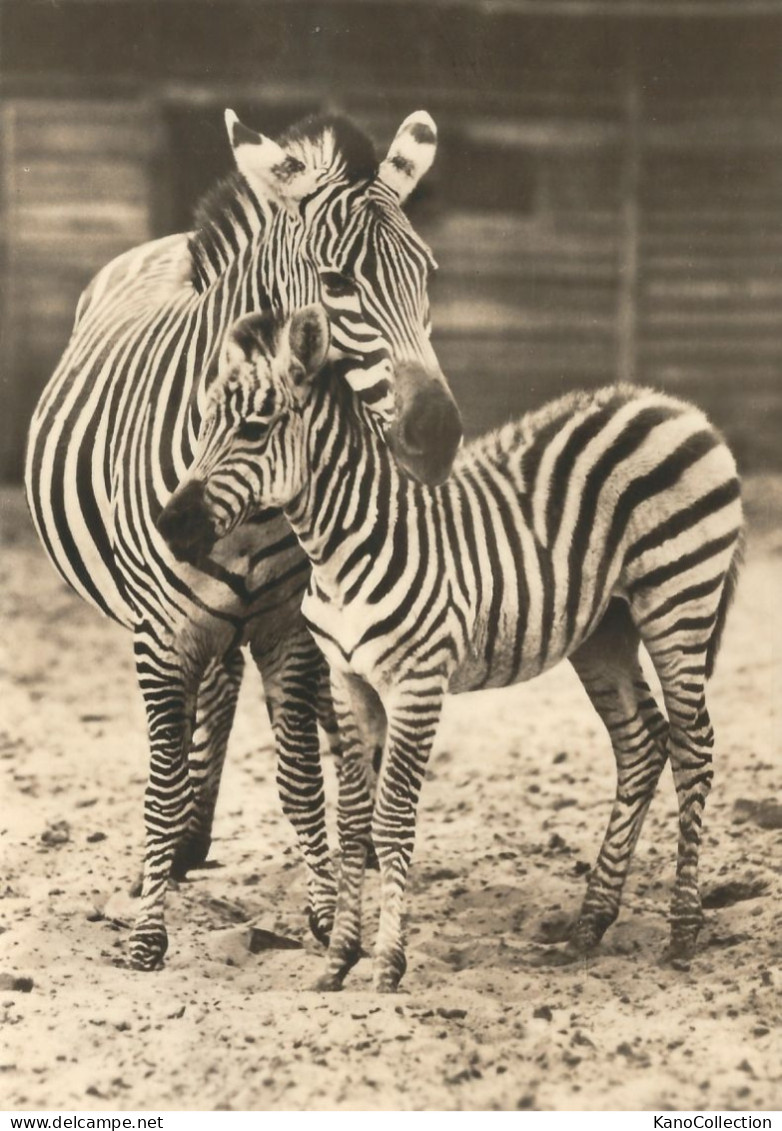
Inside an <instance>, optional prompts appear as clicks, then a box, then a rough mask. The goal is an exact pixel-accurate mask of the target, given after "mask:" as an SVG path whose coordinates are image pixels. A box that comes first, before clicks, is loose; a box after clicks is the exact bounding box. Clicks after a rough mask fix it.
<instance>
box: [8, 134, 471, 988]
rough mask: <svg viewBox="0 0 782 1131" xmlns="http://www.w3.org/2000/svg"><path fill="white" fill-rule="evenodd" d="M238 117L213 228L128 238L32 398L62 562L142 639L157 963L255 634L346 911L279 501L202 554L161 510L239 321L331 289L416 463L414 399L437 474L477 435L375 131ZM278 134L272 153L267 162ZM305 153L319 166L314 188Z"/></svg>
mask: <svg viewBox="0 0 782 1131" xmlns="http://www.w3.org/2000/svg"><path fill="white" fill-rule="evenodd" d="M430 122H431V119H429V117H428V115H425V114H420V113H419V114H416V115H412V116H411V118H410V119H408V120H407V122H406V123H403V125H402V127H401V128H400V131H399V134H398V135H397V139H396V140H395V142H394V144H393V145H392V153H393V151H394V146H397V147H398V146H399V144H400V143H404V144H407V143H408V142H409V139H410V137H411V136H412V133H414V132H416V131H419V132H420V130H423V131H424V133H426V134H427V136H426V138H424V139H423V140H422V141H421V142H420V143H416V146H417V148H416V152H415V154H414V156H416V157H417V164H415V166H414V168H413V169H412V173H411V176H410V178H409V180H410V182H411V183H412V184H414V183H415V180H416V179H417V177H418V176H420V175H422V174H423V173H424V172H425V171H426V169H427V168H428V166H429V164H431V159H432V156H433V154H434V141H435V137H434V129H433V124H432V126H431V128H430V126H429V124H428V123H430ZM228 126H229V136H230V140H231V144H232V146H233V149H234V153H235V155H236V160H237V164H238V166H239V170H240V173H236V174H234V175H233V176H232V178H231V179H229V181H227V182H226V183H225V184H224V185H223V186H222V187H221V188H220V189H219V190H218V191H217V192H216V193H215V194H213V195H212V196H211V197H210V198H209V199H208V200H206V201H205V202H204V205H203V207H202V209H201V211H200V214H199V217H198V228H197V230H196V231H195V232H194V233H192V234H191V235H190V236H189V237H188V236H172V237H169V238H166V239H162V240H158V241H155V242H153V243H150V244H147V245H145V246H143V247H140V248H137V249H135V250H133V251H130V252H128V253H127V254H125V255H123V256H120V257H119V258H118V259H116V260H115V261H113V262H112V263H110V264H109V265H108V266H107V267H105V268H104V269H103V270H102V271H101V272H100V273H99V274H98V275H97V277H96V278H95V279H94V280H93V282H92V283H91V284H90V286H89V287H88V289H87V290H86V292H85V294H84V295H83V297H82V299H81V301H80V303H79V307H78V310H77V316H76V324H75V326H74V330H73V335H72V337H71V340H70V342H69V345H68V347H67V350H66V352H65V354H64V356H63V358H62V361H61V363H60V366H59V368H58V370H57V372H56V373H55V374H54V376H53V378H52V380H51V382H50V383H49V385H48V386H47V388H46V389H45V391H44V393H43V395H42V397H41V399H40V402H39V404H38V407H37V409H36V412H35V416H34V419H33V421H32V426H31V431H30V439H29V446H28V455H27V466H26V488H27V497H28V501H29V505H30V509H31V511H32V515H33V519H34V521H35V525H36V527H37V529H38V532H39V534H40V537H41V539H42V541H43V543H44V546H45V547H46V550H47V552H48V554H49V556H50V558H51V559H52V561H53V563H54V565H55V566H56V568H57V569H58V570H59V572H60V573H61V575H62V576H63V577H64V578H65V580H66V581H67V582H68V583H69V584H70V585H71V586H73V588H74V589H75V590H76V591H77V592H78V593H79V594H80V595H81V596H82V597H84V598H85V599H86V600H88V601H89V602H91V603H92V604H93V605H94V606H96V607H97V608H98V609H100V610H101V611H102V612H103V613H105V614H106V615H108V616H110V617H113V618H114V619H115V620H117V621H119V622H120V623H121V624H123V625H125V626H127V627H128V628H130V629H132V631H133V633H134V637H135V653H136V663H137V670H138V678H139V683H140V686H141V690H142V693H143V696H144V701H145V704H146V708H147V714H148V722H149V739H150V746H151V769H150V777H149V785H148V789H147V794H146V805H145V819H146V829H147V848H146V856H145V867H144V880H143V890H142V901H141V908H140V912H139V916H138V921H137V925H136V929H135V931H134V934H133V938H132V941H131V957H132V961H133V963H134V964H135V965H136V966H138V967H143V968H150V967H152V966H154V965H156V964H158V963H159V962H160V960H161V958H162V955H163V953H164V951H165V947H166V934H165V927H164V922H163V897H164V892H165V888H166V883H167V880H168V877H169V874H170V872H171V869H172V867H173V868H174V869H175V871H179V872H181V871H183V870H185V869H186V868H187V867H189V866H192V865H193V864H196V863H199V862H201V861H202V860H203V859H204V858H205V856H206V853H207V852H208V849H209V843H210V835H211V826H212V817H213V813H214V805H215V800H216V796H217V790H218V787H219V780H220V771H221V767H222V762H223V758H224V755H225V747H226V742H227V739H228V734H229V732H230V728H231V723H232V719H233V713H234V708H235V705H236V698H237V694H238V690H239V684H240V681H241V671H242V663H243V661H242V656H241V654H240V651H239V649H240V646H241V645H242V644H244V643H248V642H249V644H250V645H251V648H252V652H253V655H254V658H255V661H256V663H257V664H258V666H259V668H260V670H261V674H262V676H263V681H264V687H265V692H266V698H267V704H268V707H269V711H270V714H271V717H272V722H273V725H274V730H275V735H276V740H277V747H278V752H279V785H280V793H281V797H282V803H283V807H284V809H285V811H286V812H287V813H288V814H289V815H290V817H291V819H292V821H293V824H294V826H295V829H296V832H297V835H298V838H299V842H300V844H301V846H302V849H303V853H304V857H305V861H306V864H307V867H308V880H309V898H310V910H311V921H312V924H313V929H314V930H315V932H316V934H318V935H319V937H322V938H323V937H325V936H326V934H327V932H328V930H329V927H330V923H331V919H332V916H333V908H334V899H335V885H334V880H333V876H332V870H331V865H330V859H329V853H328V845H327V840H326V833H325V822H324V798H323V788H322V778H321V769H320V759H319V751H318V739H317V729H316V703H318V702H320V703H321V704H322V705H323V710H324V711H325V714H324V713H323V712H321V719H322V721H323V722H324V723H325V725H326V726H327V728H328V730H329V733H330V734H331V736H332V737H334V736H335V729H334V723H333V716H332V715H331V713H330V711H329V709H328V706H327V704H328V697H326V698H325V699H324V697H323V696H322V695H321V693H320V684H321V682H322V673H323V672H324V670H325V669H324V667H323V661H322V658H321V656H320V654H319V652H318V651H317V649H316V648H315V646H314V645H313V642H312V640H311V638H310V636H309V635H308V633H307V631H306V629H305V627H304V624H303V622H302V619H301V614H300V603H301V595H302V592H303V589H304V586H305V584H306V579H307V576H308V571H309V566H308V562H307V560H306V558H305V557H304V555H303V554H302V553H301V550H300V549H299V547H298V545H297V544H296V540H295V538H294V537H293V535H292V534H291V532H290V529H289V527H288V526H287V524H286V522H285V521H284V519H283V518H282V517H281V516H280V514H279V512H277V511H269V512H266V513H263V514H260V515H256V516H255V517H254V518H253V520H252V521H251V522H249V523H247V524H246V525H245V526H244V527H242V529H240V530H237V531H236V532H235V534H234V535H233V536H232V537H231V538H230V539H226V540H225V541H224V542H223V543H221V545H219V546H217V547H216V548H215V550H214V553H213V554H212V555H211V557H210V558H209V559H208V560H202V561H200V562H199V563H198V565H197V566H196V565H195V564H194V563H193V561H192V555H188V554H187V552H186V551H185V553H183V555H182V557H181V560H177V559H175V558H174V557H173V556H172V554H171V551H170V550H169V548H168V545H167V544H166V542H165V541H164V539H163V538H162V536H161V535H160V533H159V531H158V530H157V527H156V522H157V519H158V516H159V514H160V511H161V509H162V507H163V506H164V504H165V503H166V501H167V499H168V498H169V496H170V495H171V493H172V492H173V491H174V490H175V488H176V487H177V484H178V483H179V482H180V481H181V480H182V478H183V477H184V476H185V474H186V471H187V468H188V466H189V464H190V462H191V460H192V454H193V448H194V444H195V439H196V436H197V433H198V429H199V425H200V420H201V417H202V414H203V410H204V405H205V403H206V399H207V397H208V387H209V384H210V381H211V380H212V379H213V377H214V374H215V372H216V368H217V364H218V358H219V354H220V350H221V348H222V346H223V343H224V340H225V336H226V332H227V329H228V327H229V326H230V325H232V323H233V322H234V321H235V319H236V318H237V317H239V316H240V315H242V314H243V313H245V312H247V311H251V310H268V309H270V308H274V309H278V310H280V311H286V310H289V309H293V308H295V307H297V306H300V305H302V304H304V303H307V302H312V301H315V300H318V301H323V302H324V303H325V304H326V306H327V307H328V309H329V315H330V318H331V322H332V328H333V340H334V347H335V348H334V350H333V351H332V360H331V364H332V365H333V366H334V367H335V369H338V370H339V372H340V373H341V374H343V375H344V376H345V377H346V379H347V380H348V381H349V382H350V383H351V385H352V386H353V387H354V389H355V390H356V393H357V395H358V396H359V398H360V399H361V400H362V402H363V403H364V404H365V405H366V406H367V411H368V413H369V415H370V416H371V417H372V419H373V421H374V424H375V427H376V428H377V429H378V432H379V433H381V432H385V433H387V435H388V438H389V440H392V441H393V442H394V444H395V452H396V453H397V457H398V458H399V459H400V460H402V461H404V460H405V458H406V450H405V448H404V444H401V445H400V444H399V443H397V440H396V438H395V437H396V434H397V432H400V433H402V434H404V432H405V425H406V416H407V414H408V412H409V411H410V409H411V408H412V407H413V405H414V403H415V402H416V398H420V397H424V398H425V399H427V400H430V401H431V402H432V404H433V405H435V406H436V407H437V408H438V409H442V410H443V411H444V412H445V413H446V415H448V414H449V413H450V416H451V419H452V422H453V428H452V433H451V435H450V436H449V437H448V438H447V440H446V441H445V442H443V439H442V437H441V436H439V435H434V434H432V435H429V436H427V437H425V438H424V442H423V445H422V446H421V450H420V451H419V450H418V448H416V450H415V451H413V452H412V453H410V457H409V460H408V463H409V465H410V466H411V467H414V470H416V471H417V472H418V473H419V474H421V476H422V477H424V478H427V477H429V476H440V475H441V474H442V468H443V466H446V467H449V466H450V463H451V460H452V458H453V455H454V452H455V450H456V445H457V444H458V440H459V434H460V433H459V431H458V413H457V411H456V408H455V405H454V402H453V399H452V397H451V396H450V393H449V392H448V389H447V385H446V384H445V380H444V378H443V376H442V373H441V372H440V369H439V366H438V365H437V361H436V358H435V356H434V353H433V351H432V348H431V346H430V344H429V325H428V320H429V311H428V304H427V298H426V289H427V278H428V273H429V271H430V269H431V266H432V261H431V254H430V252H429V251H428V249H427V248H426V247H425V245H424V244H423V243H422V242H421V241H420V240H419V239H418V237H417V236H416V234H415V233H414V232H413V230H412V228H411V227H410V225H409V223H408V221H407V220H406V219H405V217H404V215H403V213H402V211H401V208H400V203H401V199H402V195H403V194H402V193H401V192H399V191H395V190H394V189H393V188H392V187H389V184H388V183H386V180H384V178H383V170H382V166H380V167H378V165H377V162H376V160H375V158H374V155H373V151H372V148H371V145H370V143H369V142H368V140H367V139H366V138H365V137H364V136H363V135H362V134H361V133H360V132H359V131H358V130H357V129H356V128H355V127H354V126H352V125H351V124H350V123H349V122H346V121H344V120H342V119H336V118H321V119H308V120H307V121H306V122H303V123H301V124H300V125H299V126H297V127H294V128H293V129H292V130H290V131H289V132H288V134H287V135H286V136H285V137H283V138H282V139H281V141H280V143H275V142H271V141H269V140H268V139H265V140H264V139H261V137H260V135H257V134H254V133H253V132H252V131H250V130H247V129H246V128H245V127H243V126H241V125H240V124H239V123H238V122H237V121H236V119H235V117H234V116H229V118H228ZM424 127H425V128H424ZM411 131H412V133H411ZM427 131H428V132H427ZM400 139H401V142H400ZM261 153H263V154H265V155H266V156H267V157H268V156H269V154H271V157H272V161H271V164H270V166H269V168H268V169H265V170H264V169H262V168H261V166H260V165H259V163H258V160H257V158H258V155H259V154H261ZM248 154H249V156H248ZM291 170H293V171H294V173H295V174H297V175H298V174H299V173H300V174H301V175H302V176H304V177H305V179H306V182H307V183H306V188H307V192H306V194H302V193H299V192H298V190H299V189H301V187H302V186H301V184H300V183H299V181H298V180H297V175H292V174H291ZM240 174H241V175H240ZM400 373H401V374H403V376H404V382H403V385H404V387H402V385H401V384H400V385H398V383H397V375H398V374H400ZM411 373H412V374H413V377H412V380H411Z"/></svg>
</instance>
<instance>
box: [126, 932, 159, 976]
mask: <svg viewBox="0 0 782 1131" xmlns="http://www.w3.org/2000/svg"><path fill="white" fill-rule="evenodd" d="M167 950H168V935H167V934H166V928H165V927H163V926H160V927H157V926H156V927H136V928H135V929H134V931H133V934H132V935H131V936H130V965H131V966H132V967H133V969H134V970H157V969H158V968H159V967H160V966H162V965H163V958H164V956H165V953H166V951H167Z"/></svg>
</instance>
